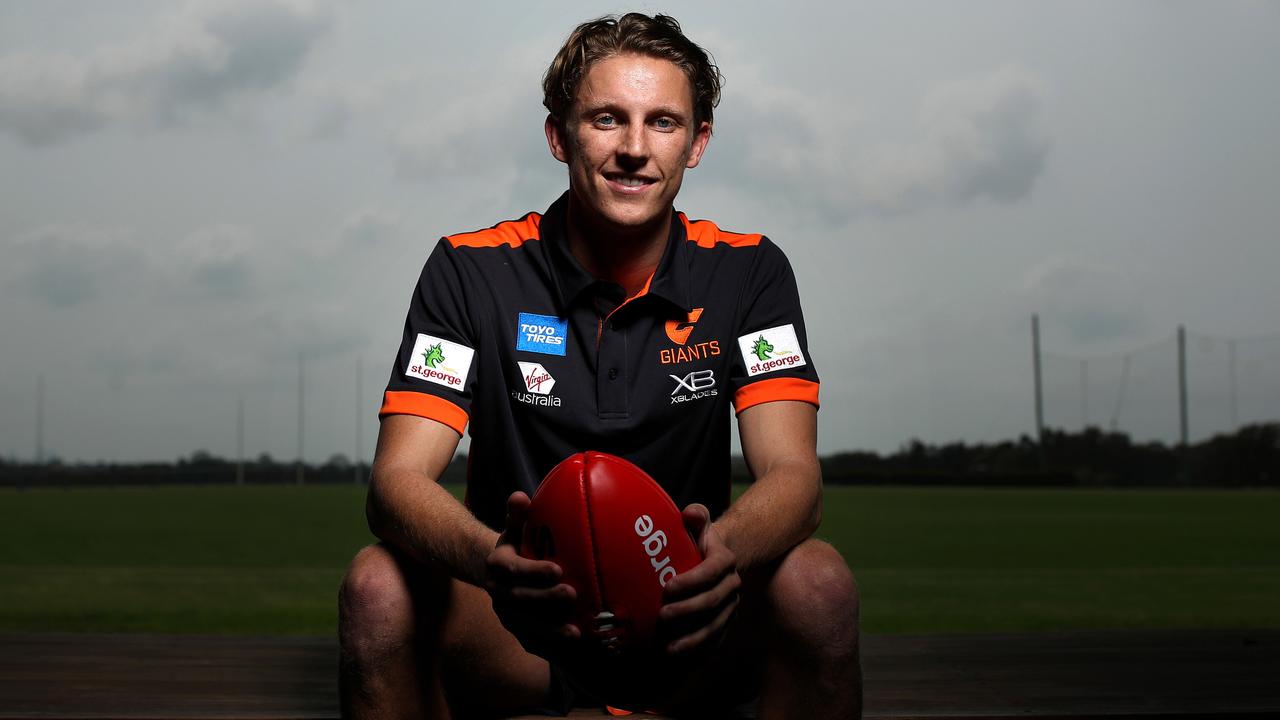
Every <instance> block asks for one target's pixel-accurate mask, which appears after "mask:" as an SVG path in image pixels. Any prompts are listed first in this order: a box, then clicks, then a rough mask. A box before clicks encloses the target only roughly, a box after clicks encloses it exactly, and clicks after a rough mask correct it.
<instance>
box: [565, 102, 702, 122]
mask: <svg viewBox="0 0 1280 720" xmlns="http://www.w3.org/2000/svg"><path fill="white" fill-rule="evenodd" d="M599 112H611V113H614V114H616V115H626V114H627V112H626V110H625V109H624V108H623V107H622V106H621V105H618V104H617V103H615V102H612V101H609V100H601V101H599V102H596V103H592V104H590V105H585V104H584V105H583V106H582V111H581V112H580V113H579V114H580V115H584V116H585V115H594V114H596V113H599ZM646 115H647V116H649V117H653V116H654V115H664V116H669V117H673V118H676V119H678V120H681V121H684V120H687V119H688V117H689V116H688V115H686V114H685V113H684V111H682V110H680V109H679V108H676V107H672V106H670V105H659V106H658V107H655V108H652V109H651V111H650V112H648V113H646Z"/></svg>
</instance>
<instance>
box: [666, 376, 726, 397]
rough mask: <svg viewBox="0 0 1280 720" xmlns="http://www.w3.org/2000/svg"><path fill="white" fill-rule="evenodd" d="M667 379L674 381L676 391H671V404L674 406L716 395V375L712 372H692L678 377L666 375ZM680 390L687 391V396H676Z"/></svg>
mask: <svg viewBox="0 0 1280 720" xmlns="http://www.w3.org/2000/svg"><path fill="white" fill-rule="evenodd" d="M667 377H669V378H671V379H672V380H675V381H676V389H675V390H672V391H671V404H672V405H676V404H679V403H682V402H689V401H690V400H699V399H701V398H704V397H712V396H714V395H715V394H716V390H715V386H716V373H715V371H714V370H694V371H693V372H691V373H689V374H688V375H685V376H684V377H680V376H679V375H668V376H667ZM681 390H687V391H688V394H685V395H677V394H676V393H678V392H680V391H681Z"/></svg>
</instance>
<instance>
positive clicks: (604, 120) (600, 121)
mask: <svg viewBox="0 0 1280 720" xmlns="http://www.w3.org/2000/svg"><path fill="white" fill-rule="evenodd" d="M615 122H617V121H616V120H614V117H613V116H612V115H601V116H599V117H597V118H596V120H595V123H596V125H600V126H602V127H612V126H613V125H614V123H615Z"/></svg>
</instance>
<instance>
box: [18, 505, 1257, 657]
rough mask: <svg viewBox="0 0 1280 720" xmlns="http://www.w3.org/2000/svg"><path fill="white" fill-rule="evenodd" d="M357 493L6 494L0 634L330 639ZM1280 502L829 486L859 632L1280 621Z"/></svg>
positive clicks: (831, 528)
mask: <svg viewBox="0 0 1280 720" xmlns="http://www.w3.org/2000/svg"><path fill="white" fill-rule="evenodd" d="M363 507H364V489H363V488H361V487H355V486H340V487H333V486H328V487H323V486H317V487H199V488H179V487H160V488H147V489H142V488H136V489H135V488H118V489H65V490H63V489H48V490H45V489H42V490H26V491H20V490H7V489H6V490H0V632H6V631H24V632H32V631H77V632H78V631H83V632H165V633H246V634H319V635H327V634H333V633H334V629H335V627H336V622H337V612H336V607H335V604H336V591H337V587H338V583H339V581H340V580H341V577H342V573H343V569H344V567H345V565H346V563H347V561H348V559H349V558H350V557H351V555H352V554H353V553H354V552H355V551H356V550H357V549H358V548H360V547H361V546H363V545H364V544H366V543H368V542H370V541H371V540H372V538H371V537H370V535H369V534H368V530H367V529H366V528H365V525H364V512H363ZM1277 519H1280V492H1274V491H1249V492H1210V491H1116V490H987V489H972V488H970V489H954V490H951V489H904V488H828V489H827V494H826V508H825V517H824V522H823V526H822V529H821V530H820V532H819V535H820V536H821V537H823V538H825V539H827V540H829V541H830V542H831V543H832V544H834V545H835V546H836V547H837V548H839V549H840V551H841V552H842V553H843V554H844V556H845V558H846V559H847V560H848V561H849V563H850V565H852V566H853V568H854V571H855V574H856V575H857V577H858V580H859V585H860V587H861V591H862V596H863V615H862V617H863V627H864V628H865V629H866V630H867V631H869V632H877V633H902V632H996V631H1011V632H1020V631H1034V630H1051V629H1088V628H1092V629H1101V628H1171V627H1172V628H1179V627H1183V628H1210V627H1219V628H1228V627H1272V628H1275V627H1280V522H1277Z"/></svg>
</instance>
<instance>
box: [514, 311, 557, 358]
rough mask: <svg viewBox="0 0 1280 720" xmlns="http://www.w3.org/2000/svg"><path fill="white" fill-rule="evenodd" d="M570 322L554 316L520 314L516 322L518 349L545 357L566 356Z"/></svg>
mask: <svg viewBox="0 0 1280 720" xmlns="http://www.w3.org/2000/svg"><path fill="white" fill-rule="evenodd" d="M568 337H569V321H568V320H567V319H566V318H558V317H555V316H554V315H535V314H534V313H523V312H522V313H520V317H519V319H517V320H516V349H517V350H524V351H526V352H536V353H542V354H543V355H564V353H565V344H566V343H567V342H568Z"/></svg>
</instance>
